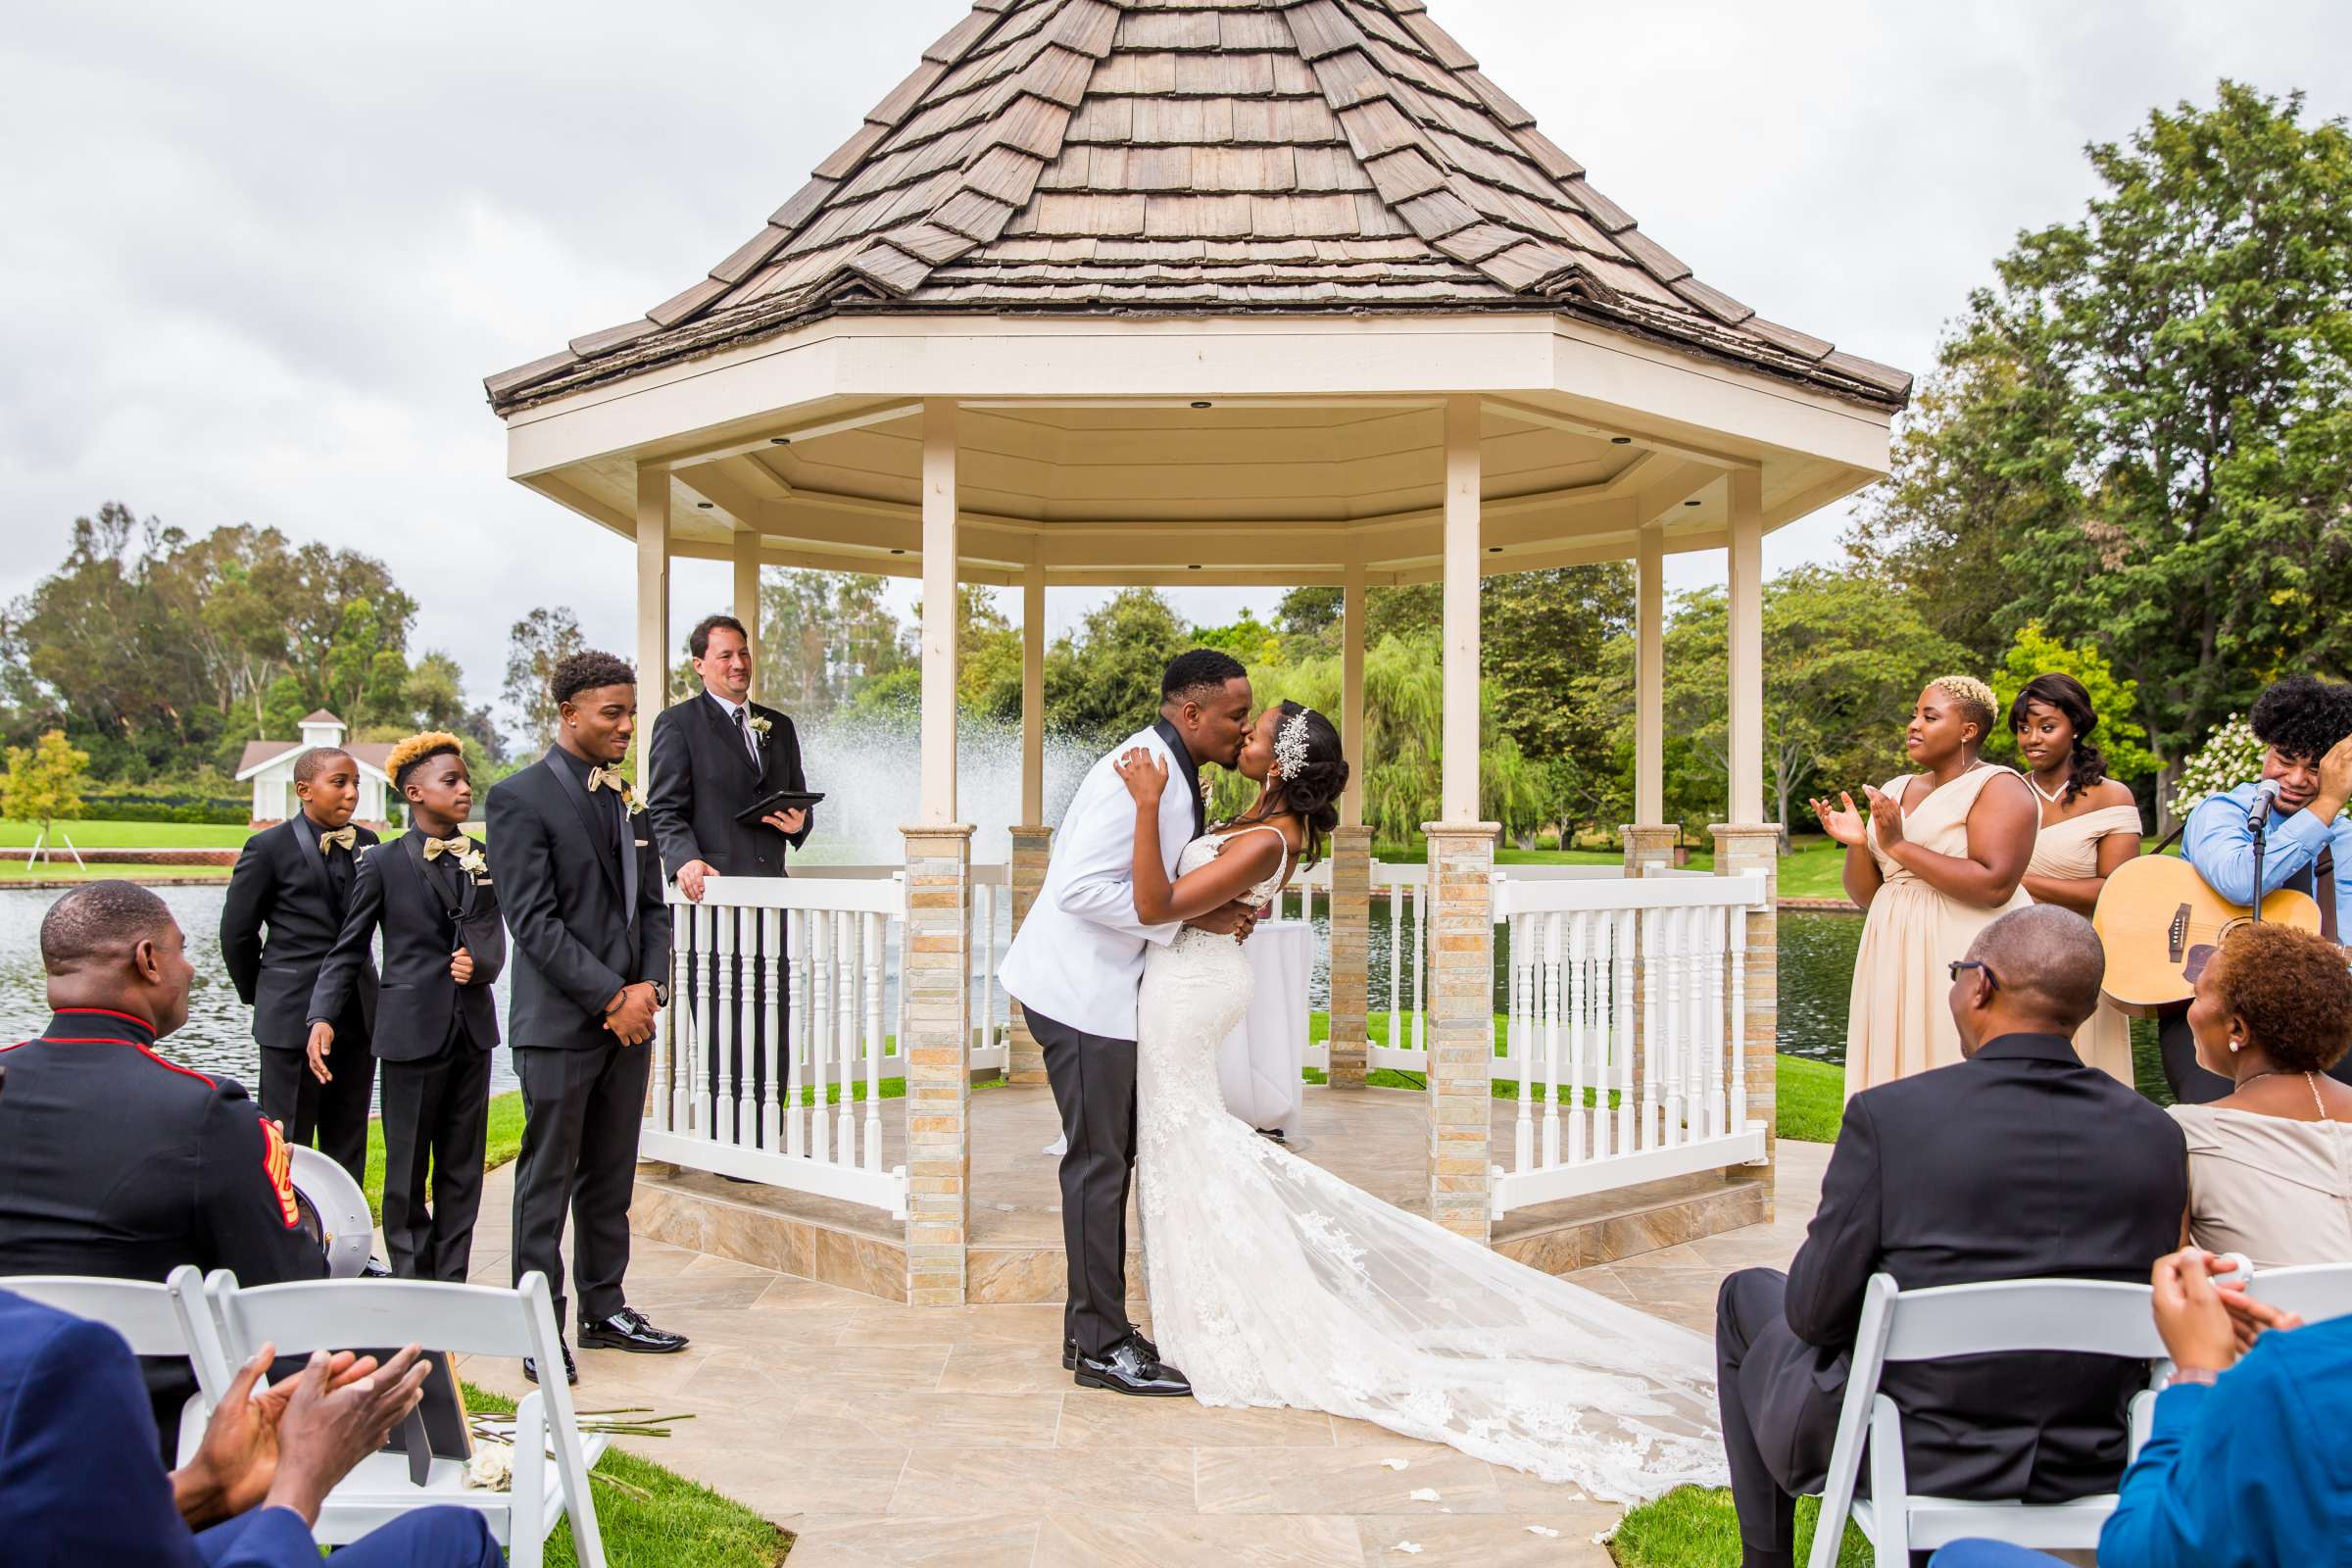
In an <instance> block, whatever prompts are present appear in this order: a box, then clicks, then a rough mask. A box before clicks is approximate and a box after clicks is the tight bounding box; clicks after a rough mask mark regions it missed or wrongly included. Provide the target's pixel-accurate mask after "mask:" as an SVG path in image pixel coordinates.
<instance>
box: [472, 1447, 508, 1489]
mask: <svg viewBox="0 0 2352 1568" xmlns="http://www.w3.org/2000/svg"><path fill="white" fill-rule="evenodd" d="M514 1479H515V1449H514V1447H513V1446H511V1445H508V1444H504V1443H499V1442H497V1441H495V1440H493V1439H489V1438H476V1439H474V1440H473V1457H472V1458H471V1459H469V1460H467V1461H466V1485H467V1486H469V1487H475V1488H479V1489H480V1490H482V1491H484V1492H504V1491H506V1490H507V1489H508V1488H509V1486H511V1485H512V1484H513V1482H514Z"/></svg>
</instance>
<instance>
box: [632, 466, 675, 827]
mask: <svg viewBox="0 0 2352 1568" xmlns="http://www.w3.org/2000/svg"><path fill="white" fill-rule="evenodd" d="M668 706H669V469H668V468H667V467H665V466H662V465H661V464H658V463H641V464H639V465H637V734H638V745H637V791H638V793H639V794H641V795H642V794H644V793H645V791H646V790H647V789H648V788H649V787H650V786H649V785H648V784H647V782H646V779H647V772H646V754H647V751H648V748H647V746H646V745H645V743H644V742H645V737H646V736H648V735H650V734H652V733H653V725H654V715H655V714H656V713H659V712H660V711H662V709H664V708H667V707H668Z"/></svg>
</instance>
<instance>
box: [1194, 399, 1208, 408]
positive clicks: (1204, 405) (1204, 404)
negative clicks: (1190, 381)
mask: <svg viewBox="0 0 2352 1568" xmlns="http://www.w3.org/2000/svg"><path fill="white" fill-rule="evenodd" d="M1193 407H1194V408H1196V409H1205V408H1207V407H1208V400H1207V399H1206V398H1202V399H1201V401H1200V402H1198V403H1196V404H1194V405H1193Z"/></svg>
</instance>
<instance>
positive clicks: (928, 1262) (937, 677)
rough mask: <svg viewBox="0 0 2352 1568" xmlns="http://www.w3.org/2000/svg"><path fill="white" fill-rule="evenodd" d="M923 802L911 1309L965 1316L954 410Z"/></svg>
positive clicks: (963, 875) (937, 487) (967, 993)
mask: <svg viewBox="0 0 2352 1568" xmlns="http://www.w3.org/2000/svg"><path fill="white" fill-rule="evenodd" d="M922 512H923V624H922V661H923V664H922V673H923V687H922V690H923V709H922V770H921V771H922V794H921V803H922V804H921V811H920V820H919V821H917V822H916V823H915V824H914V825H913V826H910V827H908V828H907V829H906V830H905V832H906V837H907V925H906V947H905V951H904V954H903V956H902V958H901V962H900V971H899V983H900V985H901V986H903V987H904V988H905V990H906V996H907V1005H906V1009H905V1010H906V1016H907V1024H906V1029H907V1038H906V1039H905V1040H903V1041H902V1042H900V1045H901V1047H902V1049H903V1050H904V1052H905V1054H906V1059H907V1304H909V1305H911V1306H960V1305H962V1304H963V1302H964V1297H965V1245H966V1243H967V1241H968V1240H969V1237H970V1230H971V1176H972V1157H971V1096H972V1085H971V1043H972V1023H971V1002H972V988H971V983H970V976H971V972H972V956H971V924H970V915H969V910H970V907H971V870H972V830H971V827H970V825H969V824H967V823H960V822H957V821H956V405H955V404H954V403H953V402H951V401H948V400H946V399H941V398H929V399H926V400H924V403H923V504H922Z"/></svg>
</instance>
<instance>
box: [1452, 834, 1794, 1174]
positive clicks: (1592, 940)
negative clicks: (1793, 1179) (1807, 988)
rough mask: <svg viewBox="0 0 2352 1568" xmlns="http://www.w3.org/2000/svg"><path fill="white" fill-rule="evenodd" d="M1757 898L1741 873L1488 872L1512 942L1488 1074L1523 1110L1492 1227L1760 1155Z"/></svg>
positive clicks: (1760, 897) (1749, 878)
mask: <svg viewBox="0 0 2352 1568" xmlns="http://www.w3.org/2000/svg"><path fill="white" fill-rule="evenodd" d="M1763 902H1764V878H1763V877H1762V876H1761V875H1760V874H1756V873H1753V872H1750V873H1746V874H1743V875H1740V876H1707V875H1695V876H1679V877H1644V878H1640V879H1635V880H1626V879H1623V878H1617V877H1609V876H1605V875H1604V876H1598V877H1557V876H1527V875H1523V874H1521V873H1520V872H1519V871H1518V870H1516V869H1514V870H1512V871H1509V872H1506V873H1502V874H1499V875H1498V876H1497V877H1496V879H1495V919H1496V922H1497V923H1498V924H1502V925H1504V926H1505V927H1506V929H1507V930H1508V932H1509V939H1510V941H1509V956H1508V961H1509V964H1510V985H1509V993H1508V994H1509V1006H1508V1020H1509V1021H1508V1024H1507V1027H1506V1032H1505V1041H1506V1046H1505V1052H1504V1056H1503V1060H1502V1062H1501V1063H1500V1064H1499V1065H1498V1067H1497V1069H1496V1070H1497V1071H1499V1072H1515V1074H1516V1076H1517V1078H1518V1083H1519V1100H1518V1120H1517V1127H1516V1133H1515V1137H1514V1139H1513V1148H1512V1151H1511V1157H1512V1163H1511V1165H1510V1167H1509V1168H1508V1169H1507V1170H1506V1169H1504V1168H1503V1167H1502V1166H1499V1165H1497V1166H1496V1167H1495V1179H1494V1183H1493V1187H1492V1192H1493V1209H1492V1211H1493V1213H1494V1215H1495V1217H1496V1218H1500V1217H1501V1216H1502V1215H1503V1214H1504V1213H1506V1212H1508V1211H1509V1210H1511V1209H1513V1208H1520V1207H1524V1206H1526V1205H1528V1204H1530V1203H1542V1202H1548V1201H1552V1200H1555V1199H1561V1198H1573V1197H1577V1196H1580V1195H1583V1194H1587V1193H1595V1192H1601V1191H1605V1190H1607V1189H1611V1188H1619V1187H1628V1186H1632V1185H1634V1184H1636V1183H1639V1182H1649V1181H1658V1180H1662V1179H1664V1178H1667V1177H1671V1176H1683V1175H1690V1174H1692V1173H1694V1172H1697V1171H1703V1170H1711V1169H1717V1168H1720V1167H1722V1166H1726V1165H1735V1164H1740V1163H1744V1162H1746V1161H1749V1160H1758V1159H1762V1158H1763V1157H1764V1124H1763V1122H1762V1121H1760V1120H1752V1119H1750V1117H1749V1116H1748V1113H1747V1053H1746V1050H1745V1043H1744V1040H1743V1038H1742V1031H1741V1028H1740V1020H1742V1019H1743V1018H1744V1017H1745V1016H1746V1010H1747V918H1746V916H1747V914H1748V913H1749V911H1751V910H1753V909H1755V908H1757V907H1761V905H1762V904H1763ZM1637 964H1638V965H1639V967H1638V968H1637ZM1637 1025H1638V1026H1639V1029H1638V1033H1639V1038H1640V1042H1641V1049H1640V1051H1639V1052H1638V1053H1637V1051H1636V1038H1637ZM1637 1054H1639V1056H1640V1058H1641V1060H1640V1064H1639V1068H1638V1069H1637V1065H1636V1060H1635V1058H1636V1055H1637ZM1539 1091H1541V1099H1540V1100H1539V1093H1538V1092H1539Z"/></svg>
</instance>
